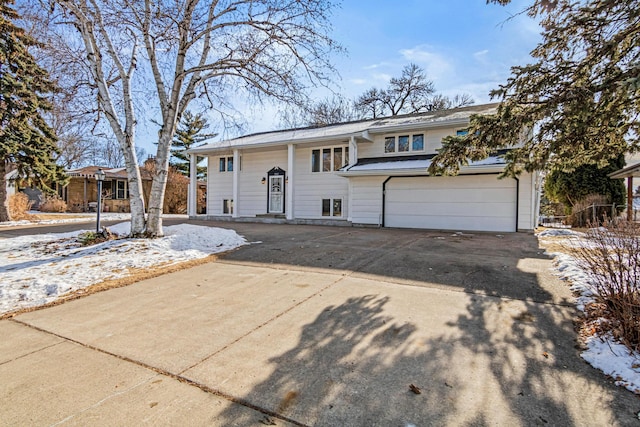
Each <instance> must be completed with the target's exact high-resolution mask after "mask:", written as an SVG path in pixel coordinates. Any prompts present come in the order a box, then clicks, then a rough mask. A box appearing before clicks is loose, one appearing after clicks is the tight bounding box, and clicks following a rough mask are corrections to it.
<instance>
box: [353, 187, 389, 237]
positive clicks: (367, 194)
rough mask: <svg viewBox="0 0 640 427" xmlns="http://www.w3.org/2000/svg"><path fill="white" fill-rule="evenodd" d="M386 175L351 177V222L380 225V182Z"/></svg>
mask: <svg viewBox="0 0 640 427" xmlns="http://www.w3.org/2000/svg"><path fill="white" fill-rule="evenodd" d="M385 179H387V177H386V176H371V177H364V176H363V177H353V178H351V222H352V223H353V224H365V225H378V226H379V225H381V221H382V183H383V182H384V180H385Z"/></svg>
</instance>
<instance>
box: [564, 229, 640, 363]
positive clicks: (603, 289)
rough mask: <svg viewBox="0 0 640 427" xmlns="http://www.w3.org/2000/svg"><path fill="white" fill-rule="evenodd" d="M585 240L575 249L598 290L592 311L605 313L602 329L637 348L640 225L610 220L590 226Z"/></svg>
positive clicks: (639, 330)
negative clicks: (582, 244) (592, 227)
mask: <svg viewBox="0 0 640 427" xmlns="http://www.w3.org/2000/svg"><path fill="white" fill-rule="evenodd" d="M587 241H588V243H589V244H588V245H584V246H579V247H577V248H575V249H574V253H575V254H576V257H577V259H578V261H579V263H580V266H581V267H582V268H583V269H584V270H585V271H587V272H589V273H590V276H591V280H592V284H593V286H594V288H595V291H596V294H597V296H596V301H597V304H596V305H594V306H592V307H591V310H592V311H593V313H591V315H592V317H600V316H602V317H604V318H605V319H606V321H605V322H600V327H601V328H603V331H604V332H611V333H612V334H613V336H614V337H615V338H617V339H618V340H620V341H621V342H623V343H624V344H626V345H627V346H628V347H629V348H630V349H632V350H635V351H640V225H639V224H635V223H633V222H627V221H619V222H615V223H613V222H609V223H606V224H605V227H601V228H594V229H591V230H589V232H588V233H587ZM587 314H588V315H589V312H588V313H587Z"/></svg>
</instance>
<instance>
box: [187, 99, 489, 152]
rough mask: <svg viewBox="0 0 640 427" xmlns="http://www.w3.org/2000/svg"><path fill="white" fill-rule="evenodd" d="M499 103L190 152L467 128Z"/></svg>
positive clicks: (284, 133) (268, 135) (265, 135)
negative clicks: (457, 125)
mask: <svg viewBox="0 0 640 427" xmlns="http://www.w3.org/2000/svg"><path fill="white" fill-rule="evenodd" d="M497 106H498V104H497V103H493V104H482V105H472V106H469V107H461V108H453V109H449V110H440V111H432V112H428V113H418V114H406V115H402V116H392V117H383V118H378V119H369V120H360V121H355V122H348V123H339V124H335V125H328V126H322V127H306V128H297V129H288V130H279V131H272V132H262V133H255V134H251V135H246V136H241V137H239V138H234V139H228V140H224V141H218V142H212V143H209V144H206V145H202V146H200V147H197V148H192V149H190V150H188V151H187V153H190V154H206V153H208V152H215V151H220V150H225V149H226V150H228V149H233V148H239V147H242V148H248V147H252V148H258V147H270V146H277V145H286V144H290V143H304V142H322V141H325V140H326V141H328V140H336V139H341V138H344V139H345V140H346V139H348V138H350V137H352V136H353V137H356V138H362V139H368V140H370V138H369V136H368V134H369V133H371V134H376V133H384V132H394V131H396V130H410V129H414V128H416V129H417V128H429V127H440V126H449V125H455V124H466V123H468V121H469V117H471V116H472V115H474V114H491V113H493V112H494V111H495V109H496V107H497Z"/></svg>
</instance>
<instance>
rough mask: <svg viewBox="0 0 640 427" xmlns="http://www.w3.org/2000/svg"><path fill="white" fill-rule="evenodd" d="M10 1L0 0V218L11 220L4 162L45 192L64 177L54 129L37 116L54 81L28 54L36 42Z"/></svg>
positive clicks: (0, 219)
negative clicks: (22, 26) (57, 160)
mask: <svg viewBox="0 0 640 427" xmlns="http://www.w3.org/2000/svg"><path fill="white" fill-rule="evenodd" d="M12 4H13V0H0V177H1V178H0V201H1V203H0V221H8V220H9V219H10V218H9V214H8V211H7V207H6V198H7V194H6V179H5V175H6V172H7V165H8V164H9V163H13V164H15V165H16V166H17V168H18V171H19V174H20V176H23V177H25V178H26V179H27V180H28V181H31V182H33V183H35V184H38V185H40V186H41V187H43V188H44V189H45V190H51V189H50V187H49V185H50V184H51V183H52V182H56V181H64V171H63V169H62V167H60V166H58V165H56V163H55V158H54V156H55V155H56V154H57V151H56V150H57V148H56V136H55V133H54V131H53V130H52V129H51V127H49V126H48V125H47V123H46V122H45V120H44V119H43V117H42V115H41V114H42V112H44V111H47V110H49V109H50V108H51V105H50V103H49V102H48V101H47V99H46V95H47V94H51V93H52V92H53V91H54V90H55V85H54V84H53V83H52V82H51V80H50V79H49V76H48V73H47V72H46V71H45V70H44V69H43V68H42V67H40V66H39V65H38V64H37V63H36V61H35V59H34V58H33V56H32V55H31V54H30V53H29V47H32V46H35V45H36V44H37V42H36V41H35V40H34V39H33V38H31V37H30V36H29V35H27V34H26V33H25V32H24V30H23V29H22V28H20V27H18V26H16V25H15V24H14V23H13V22H12V21H14V20H16V19H18V18H19V16H18V14H17V13H16V11H15V10H14V9H12V8H11V5H12Z"/></svg>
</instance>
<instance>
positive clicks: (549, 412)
mask: <svg viewBox="0 0 640 427" xmlns="http://www.w3.org/2000/svg"><path fill="white" fill-rule="evenodd" d="M217 225H222V226H225V227H229V226H232V227H233V228H237V229H238V231H239V232H240V233H241V234H244V235H245V236H246V237H247V238H248V239H249V240H251V241H254V242H256V241H260V242H261V243H255V244H253V245H251V246H249V247H246V248H243V249H240V250H238V251H235V252H232V253H230V254H228V255H227V256H226V257H224V258H223V259H221V260H219V261H217V262H213V263H209V264H205V265H201V266H198V267H195V268H192V269H189V270H183V271H181V272H177V273H172V274H168V275H165V276H161V277H158V278H155V279H151V280H146V281H142V282H139V283H137V284H134V285H131V286H128V287H125V288H119V289H113V290H110V291H107V292H102V293H98V294H94V295H91V296H89V297H87V298H83V299H80V300H76V301H72V302H69V303H66V304H63V305H60V306H57V307H52V308H48V309H45V310H40V311H36V312H32V313H27V314H23V315H20V316H17V317H15V318H13V319H10V320H4V321H1V322H0V336H1V337H2V340H0V379H1V380H0V402H1V404H0V425H58V424H62V425H140V424H145V425H208V426H211V425H214V426H259V425H265V424H266V425H281V426H282V425H318V426H411V425H415V426H425V425H509V426H512V425H513V426H516V425H562V426H572V425H576V426H577V425H580V426H585V425H586V426H589V425H593V426H602V425H638V418H637V416H636V413H637V412H638V411H640V400H639V399H638V398H637V397H636V396H634V395H633V394H631V393H630V392H628V391H626V390H624V389H622V388H619V387H615V386H614V385H613V384H612V382H611V381H610V380H608V379H606V378H605V377H604V376H603V375H602V374H601V373H600V372H598V371H596V370H595V369H593V368H591V367H590V366H588V365H587V364H585V363H584V362H583V361H582V360H581V359H580V358H579V351H578V350H577V349H576V348H575V344H576V343H575V339H574V338H575V332H574V331H573V325H572V320H573V318H574V316H575V315H576V312H575V310H574V308H573V307H572V305H571V304H570V298H571V296H570V294H569V292H568V290H567V287H566V285H565V284H563V283H561V282H559V281H558V280H557V279H556V278H555V277H554V276H552V274H551V272H550V271H549V268H550V267H551V263H550V261H549V260H548V259H547V258H546V257H544V256H543V255H542V254H541V252H542V251H541V250H540V249H539V248H537V244H536V240H535V238H534V237H533V236H531V235H526V234H509V235H505V236H497V235H494V234H474V235H472V236H471V235H460V234H458V235H453V233H437V232H423V231H415V230H361V229H351V228H332V227H311V226H277V225H264V224H217ZM411 385H413V386H415V388H414V389H415V390H416V391H418V390H419V391H420V394H416V393H415V392H413V391H411V390H410V387H411Z"/></svg>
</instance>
